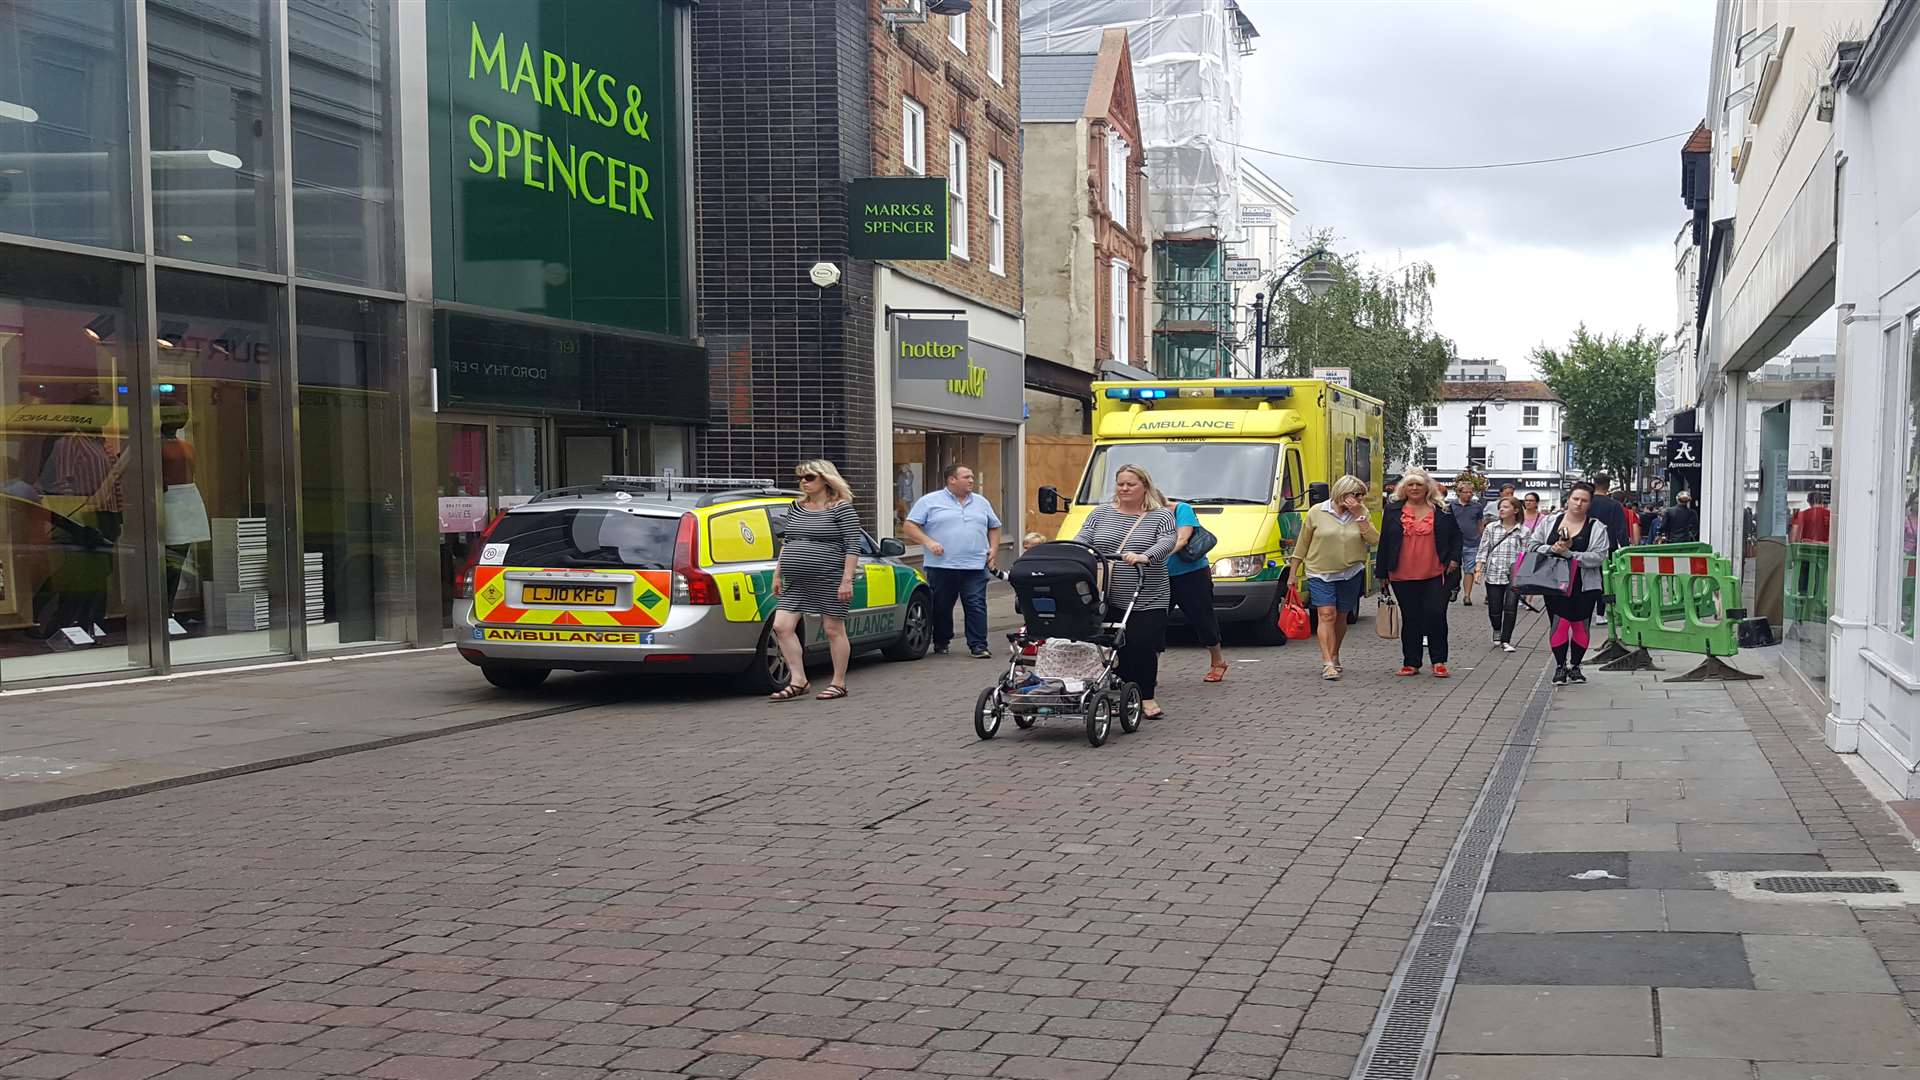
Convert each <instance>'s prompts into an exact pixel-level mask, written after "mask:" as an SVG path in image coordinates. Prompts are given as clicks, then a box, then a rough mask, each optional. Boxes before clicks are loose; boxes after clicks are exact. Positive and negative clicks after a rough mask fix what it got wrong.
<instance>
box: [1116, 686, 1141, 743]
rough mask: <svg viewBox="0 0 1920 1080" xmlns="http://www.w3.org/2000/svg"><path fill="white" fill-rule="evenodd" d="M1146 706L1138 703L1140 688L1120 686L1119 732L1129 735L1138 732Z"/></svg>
mask: <svg viewBox="0 0 1920 1080" xmlns="http://www.w3.org/2000/svg"><path fill="white" fill-rule="evenodd" d="M1145 713H1146V706H1144V705H1142V704H1141V701H1140V687H1138V686H1136V685H1134V684H1133V683H1122V684H1121V686H1120V730H1121V731H1124V732H1126V733H1127V734H1129V735H1131V734H1133V733H1134V732H1136V731H1139V730H1140V718H1141V717H1142V716H1143V715H1145Z"/></svg>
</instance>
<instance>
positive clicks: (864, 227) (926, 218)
mask: <svg viewBox="0 0 1920 1080" xmlns="http://www.w3.org/2000/svg"><path fill="white" fill-rule="evenodd" d="M847 232H848V235H847V252H848V254H850V255H852V256H853V257H854V258H856V259H915V260H936V259H945V258H946V257H947V181H946V178H945V177H940V176H924V177H923V176H882V177H873V178H870V179H865V180H853V181H849V182H848V184H847Z"/></svg>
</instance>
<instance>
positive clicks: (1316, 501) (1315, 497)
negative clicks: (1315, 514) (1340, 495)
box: [1307, 482, 1333, 506]
mask: <svg viewBox="0 0 1920 1080" xmlns="http://www.w3.org/2000/svg"><path fill="white" fill-rule="evenodd" d="M1332 497H1333V488H1332V486H1331V485H1329V484H1326V483H1321V482H1316V483H1312V484H1308V485H1307V505H1308V506H1319V505H1320V504H1321V503H1323V502H1326V501H1327V500H1328V499H1330V498H1332Z"/></svg>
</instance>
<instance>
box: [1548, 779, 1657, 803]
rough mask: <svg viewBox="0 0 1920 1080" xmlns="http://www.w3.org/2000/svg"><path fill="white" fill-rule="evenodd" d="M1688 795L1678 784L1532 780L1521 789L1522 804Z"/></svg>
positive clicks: (1642, 781)
mask: <svg viewBox="0 0 1920 1080" xmlns="http://www.w3.org/2000/svg"><path fill="white" fill-rule="evenodd" d="M1685 794H1686V792H1685V791H1684V790H1683V789H1682V788H1681V782H1680V781H1678V780H1528V781H1526V782H1525V783H1523V784H1521V785H1520V795H1519V798H1520V801H1521V802H1533V801H1536V800H1559V799H1648V800H1651V799H1679V798H1683V797H1685Z"/></svg>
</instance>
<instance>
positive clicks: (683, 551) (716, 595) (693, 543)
mask: <svg viewBox="0 0 1920 1080" xmlns="http://www.w3.org/2000/svg"><path fill="white" fill-rule="evenodd" d="M699 548H700V523H699V522H698V521H697V520H695V519H694V516H693V515H692V514H686V515H683V516H682V517H681V518H680V535H678V536H677V537H675V538H674V541H673V573H674V590H673V591H674V597H673V598H674V599H675V600H676V601H679V602H680V603H684V604H695V605H699V606H712V605H714V604H718V603H719V602H720V583H719V582H717V581H715V580H713V575H712V574H709V573H707V572H706V571H705V570H702V569H700V559H699V556H698V555H697V554H696V552H698V550H699Z"/></svg>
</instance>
